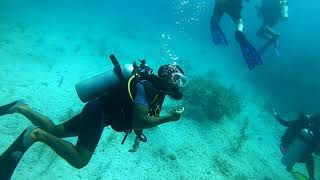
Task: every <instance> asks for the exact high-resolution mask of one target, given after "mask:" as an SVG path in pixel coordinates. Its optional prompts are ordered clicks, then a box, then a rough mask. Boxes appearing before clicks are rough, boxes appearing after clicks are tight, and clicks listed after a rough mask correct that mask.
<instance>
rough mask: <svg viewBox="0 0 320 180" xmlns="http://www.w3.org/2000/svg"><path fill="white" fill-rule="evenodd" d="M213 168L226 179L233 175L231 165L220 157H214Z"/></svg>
mask: <svg viewBox="0 0 320 180" xmlns="http://www.w3.org/2000/svg"><path fill="white" fill-rule="evenodd" d="M212 166H213V167H212V168H215V169H217V170H218V171H219V172H220V173H221V174H222V175H223V176H225V177H228V176H230V175H231V172H232V167H231V164H230V163H229V162H228V161H227V160H225V159H222V158H221V157H219V156H214V157H213V164H212Z"/></svg>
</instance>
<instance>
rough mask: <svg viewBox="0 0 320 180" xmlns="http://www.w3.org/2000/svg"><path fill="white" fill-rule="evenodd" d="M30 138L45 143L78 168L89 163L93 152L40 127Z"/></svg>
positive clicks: (32, 140)
mask: <svg viewBox="0 0 320 180" xmlns="http://www.w3.org/2000/svg"><path fill="white" fill-rule="evenodd" d="M29 138H30V141H31V142H33V143H34V142H43V143H45V144H46V145H48V146H49V147H51V149H52V150H53V151H55V152H56V153H57V154H58V155H59V156H61V157H62V158H63V159H65V160H66V161H67V162H68V163H69V164H70V165H71V166H73V167H75V168H78V169H80V168H82V167H84V166H85V165H87V164H88V162H89V161H90V158H91V156H92V154H93V152H91V151H90V150H88V149H86V148H84V147H81V146H75V145H73V144H71V143H70V142H68V141H65V140H63V139H60V138H58V137H56V136H54V135H52V134H50V133H48V132H46V131H44V130H42V129H40V128H38V129H35V130H33V131H32V132H31V133H30V136H29Z"/></svg>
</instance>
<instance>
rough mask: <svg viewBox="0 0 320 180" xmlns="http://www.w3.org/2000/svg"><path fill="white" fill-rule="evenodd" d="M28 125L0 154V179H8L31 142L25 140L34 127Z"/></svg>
mask: <svg viewBox="0 0 320 180" xmlns="http://www.w3.org/2000/svg"><path fill="white" fill-rule="evenodd" d="M35 128H36V127H35V126H30V127H28V128H27V129H25V130H24V131H23V132H22V133H21V134H20V135H19V137H18V138H17V139H16V140H15V141H14V143H13V144H11V146H10V147H9V148H8V149H7V150H6V151H5V152H4V153H3V154H2V155H1V156H0V179H1V180H10V179H11V176H12V174H13V173H14V170H15V169H16V167H17V165H18V164H19V162H20V160H21V158H22V156H23V155H24V153H25V152H26V151H27V150H28V149H29V147H30V146H31V144H30V143H29V142H27V140H26V137H27V136H28V135H29V134H30V132H31V131H32V130H33V129H35Z"/></svg>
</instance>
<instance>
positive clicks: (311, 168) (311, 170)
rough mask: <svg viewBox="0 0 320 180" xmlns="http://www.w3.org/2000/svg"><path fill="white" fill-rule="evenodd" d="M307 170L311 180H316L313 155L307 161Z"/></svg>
mask: <svg viewBox="0 0 320 180" xmlns="http://www.w3.org/2000/svg"><path fill="white" fill-rule="evenodd" d="M306 168H307V171H308V174H309V179H310V180H314V179H315V177H314V159H313V157H312V156H311V155H310V156H309V157H308V159H307V160H306Z"/></svg>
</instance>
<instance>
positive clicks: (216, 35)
mask: <svg viewBox="0 0 320 180" xmlns="http://www.w3.org/2000/svg"><path fill="white" fill-rule="evenodd" d="M210 30H211V36H212V41H213V43H214V44H215V45H216V46H218V45H222V46H228V40H227V38H226V36H225V35H224V33H223V31H222V29H221V27H220V26H219V25H218V24H211V28H210Z"/></svg>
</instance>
